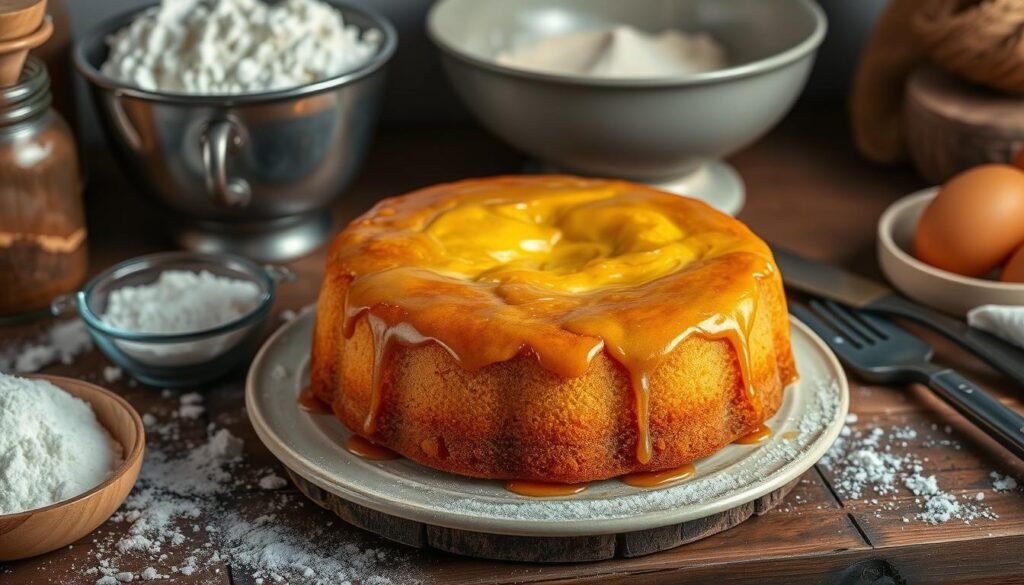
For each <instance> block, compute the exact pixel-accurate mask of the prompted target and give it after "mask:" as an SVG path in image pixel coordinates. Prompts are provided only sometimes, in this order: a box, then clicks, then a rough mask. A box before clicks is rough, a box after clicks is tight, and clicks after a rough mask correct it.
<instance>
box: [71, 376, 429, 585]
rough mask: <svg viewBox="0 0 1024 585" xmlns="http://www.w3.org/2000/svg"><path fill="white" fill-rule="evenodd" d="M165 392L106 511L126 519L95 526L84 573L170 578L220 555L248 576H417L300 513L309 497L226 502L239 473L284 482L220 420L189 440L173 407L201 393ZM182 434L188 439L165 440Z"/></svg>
mask: <svg viewBox="0 0 1024 585" xmlns="http://www.w3.org/2000/svg"><path fill="white" fill-rule="evenodd" d="M162 397H163V399H164V400H165V401H166V402H167V403H168V406H169V407H170V408H169V410H170V412H171V416H170V417H167V418H162V417H158V416H156V415H155V414H153V413H146V414H145V415H144V416H143V418H144V422H145V424H146V430H147V435H148V436H149V437H150V444H149V445H148V446H147V452H146V458H145V461H144V464H143V467H142V471H141V473H140V475H139V483H138V484H137V485H136V487H135V489H134V490H133V491H132V493H131V495H130V496H129V497H128V499H127V501H126V502H125V504H124V505H123V506H122V507H121V508H120V510H118V512H117V513H115V515H114V516H113V517H112V518H111V522H114V523H124V524H126V525H127V526H126V529H124V530H120V531H108V532H107V534H106V536H102V535H100V532H97V533H96V534H97V540H96V542H95V543H94V545H93V546H94V548H95V549H96V550H97V551H98V554H97V555H96V565H95V566H94V567H91V568H89V569H88V570H87V571H86V573H87V574H88V575H89V576H90V577H91V578H92V579H94V580H95V582H96V583H97V584H100V583H122V582H127V581H130V580H135V581H158V580H169V581H170V582H174V580H175V578H176V576H178V575H185V576H192V575H198V574H201V572H204V571H205V572H210V573H214V572H216V571H217V570H218V568H219V567H220V566H221V565H223V564H225V563H227V564H230V566H231V568H232V574H233V575H234V576H235V577H238V576H240V575H246V576H249V577H251V582H255V583H294V584H303V583H310V584H328V583H346V582H351V583H360V584H365V585H388V584H392V583H394V584H402V585H404V584H406V583H415V582H418V579H417V576H416V574H415V572H414V569H412V568H410V567H408V566H406V563H404V558H403V557H402V556H401V553H399V552H396V551H394V550H393V549H391V548H380V547H379V545H377V546H366V544H365V542H363V540H364V537H362V536H361V535H358V534H353V532H352V531H351V530H349V529H347V528H344V527H338V526H335V525H334V524H335V523H334V521H333V520H328V521H326V522H319V523H317V522H311V520H310V516H309V515H308V514H306V515H300V514H298V513H297V512H298V511H301V510H302V509H303V508H304V507H306V506H308V505H309V504H307V503H306V502H305V500H304V499H303V498H301V497H299V496H297V495H295V494H294V492H289V491H284V490H282V491H277V492H273V493H268V494H266V495H263V496H261V498H262V499H261V500H260V502H261V505H260V506H258V507H254V508H255V509H254V510H251V511H246V508H245V507H242V508H239V507H238V506H237V505H233V504H231V503H227V502H226V501H225V499H224V498H223V496H224V495H226V494H228V493H231V492H238V491H240V490H245V489H249V488H250V487H251V486H250V485H249V483H250V482H251V481H252V480H250V479H246V478H247V477H253V474H256V475H257V476H258V477H261V479H259V480H258V487H259V488H262V489H264V490H279V489H280V488H283V487H286V486H287V482H286V481H285V480H284V479H283V478H281V477H280V476H278V475H277V474H275V473H272V472H269V471H268V470H264V471H262V472H260V471H259V470H257V469H253V468H252V467H251V466H250V465H249V464H248V462H247V461H246V460H245V449H244V447H245V444H244V442H243V441H242V439H240V438H238V437H236V436H235V435H234V434H232V433H231V432H230V431H229V430H228V429H226V428H216V427H215V426H214V425H212V424H210V425H208V426H206V427H205V431H206V432H205V436H204V437H203V438H202V440H200V441H198V442H195V441H191V442H189V441H190V440H189V439H187V438H185V437H188V436H190V434H189V432H187V431H188V427H191V428H192V429H193V430H194V429H195V427H194V426H193V425H201V424H202V422H201V421H198V420H196V419H194V418H190V417H186V416H181V414H180V412H181V411H180V409H181V408H182V407H183V406H192V405H197V404H201V403H202V397H201V396H200V395H198V394H194V393H190V394H183V395H181V396H176V395H175V394H174V393H172V392H165V393H163V394H162ZM182 441H184V442H187V443H188V444H189V445H190V448H189V449H186V450H185V451H184V452H181V451H180V450H178V449H170V445H172V444H175V443H180V442H182ZM265 502H266V503H265ZM264 503H265V504H264ZM101 532H102V530H101ZM172 559H176V560H172ZM140 560H142V561H143V562H144V563H146V564H148V566H146V568H145V569H144V570H141V571H138V572H134V573H133V572H130V571H128V572H126V571H125V570H124V569H123V568H122V564H127V563H130V564H133V565H135V566H138V562H139V561H140ZM143 566H145V565H143Z"/></svg>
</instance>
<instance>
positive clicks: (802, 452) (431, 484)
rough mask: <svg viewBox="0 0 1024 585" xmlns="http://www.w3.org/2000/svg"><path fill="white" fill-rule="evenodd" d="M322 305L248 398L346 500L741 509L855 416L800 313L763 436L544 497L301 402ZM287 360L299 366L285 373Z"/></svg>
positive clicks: (624, 518)
mask: <svg viewBox="0 0 1024 585" xmlns="http://www.w3.org/2000/svg"><path fill="white" fill-rule="evenodd" d="M313 322H314V313H313V312H312V311H309V312H307V313H305V314H303V315H301V316H299V317H297V318H296V319H295V320H293V321H291V322H290V323H288V324H286V325H284V326H283V327H281V329H280V330H279V331H277V332H276V333H275V334H274V335H273V336H272V337H271V338H270V339H269V340H268V341H267V343H266V344H265V345H264V346H263V349H261V350H260V352H259V354H258V355H257V356H256V359H255V360H254V361H253V364H252V367H251V369H250V370H249V377H248V380H247V383H246V393H245V403H246V407H247V408H248V412H249V418H250V419H251V420H252V424H253V426H254V427H255V429H256V433H257V434H258V435H259V437H260V439H262V440H263V442H264V443H265V444H266V446H267V448H268V449H270V451H271V452H273V453H274V455H275V456H276V457H277V458H278V459H280V460H281V462H282V463H284V464H285V465H287V466H288V467H289V468H290V469H292V470H293V471H295V472H296V473H298V474H299V475H301V476H303V477H304V478H306V479H307V480H309V481H310V482H312V483H314V484H316V485H318V486H320V487H321V488H323V489H324V490H326V491H328V492H330V493H333V494H335V495H338V496H340V497H342V498H344V499H346V500H349V501H351V502H354V503H356V504H359V505H361V506H365V507H368V508H372V509H374V510H378V511H380V512H384V513H386V514H391V515H393V516H399V517H402V518H406V519H409V520H414V521H417V522H423V523H426V524H432V525H435V526H445V527H449V528H456V529H461V530H474V531H478V532H488V533H494V534H514V535H523V536H579V535H594V534H612V533H622V532H630V531H634V530H646V529H650V528H657V527H660V526H666V525H669V524H678V523H682V522H686V521H690V520H695V519H698V518H703V517H706V516H710V515H712V514H716V513H718V512H722V511H724V510H729V509H731V508H734V507H736V506H738V505H740V504H744V503H746V502H749V501H752V500H755V499H757V498H759V497H761V496H763V495H765V494H768V493H769V492H772V491H774V490H776V489H779V488H781V487H783V486H785V485H786V484H787V483H789V482H790V481H793V480H794V479H796V478H797V477H799V476H800V475H801V474H802V473H803V472H805V471H807V470H808V469H809V468H810V467H811V466H812V465H814V463H815V462H816V461H817V460H818V459H819V458H820V457H821V456H822V455H823V454H824V453H825V451H826V450H827V449H828V448H829V446H830V445H831V444H832V442H833V441H834V440H835V438H836V437H837V436H838V435H839V431H840V429H841V428H842V426H843V420H844V418H845V417H846V411H847V407H848V402H849V391H848V389H847V385H846V378H845V376H844V375H843V370H842V368H841V367H840V366H839V363H838V362H837V361H836V359H835V356H833V355H832V352H831V351H829V349H828V347H827V346H826V345H825V344H824V342H822V341H821V340H820V339H818V337H817V336H815V335H814V334H813V333H812V332H811V331H810V330H808V329H807V328H806V327H805V326H804V325H803V324H802V323H799V322H798V321H795V320H793V321H792V341H793V351H794V353H795V355H796V362H797V368H798V369H799V371H800V374H801V378H800V381H799V382H797V383H795V384H793V385H791V386H790V387H789V388H787V390H786V394H785V398H784V400H783V403H782V407H781V408H780V409H779V412H778V413H777V414H776V415H775V416H774V417H772V418H771V419H770V420H769V421H767V424H768V426H770V427H771V428H772V429H773V430H774V433H773V434H772V436H771V438H770V439H768V440H767V441H765V442H764V443H761V444H759V445H730V446H728V447H726V448H725V449H723V450H721V451H720V452H718V453H716V454H714V455H712V456H711V457H708V458H706V459H702V460H700V461H698V462H697V463H696V467H697V474H696V475H695V476H694V477H693V478H692V479H690V480H688V481H685V482H683V483H679V484H675V485H672V486H668V487H663V488H656V489H642V488H635V487H631V486H628V485H625V484H623V483H621V482H619V481H617V480H608V481H599V482H593V483H591V484H590V487H589V488H588V489H587V490H586V491H584V492H582V493H580V494H577V495H574V496H568V497H564V498H550V499H538V498H528V497H523V496H518V495H515V494H512V493H510V492H508V491H506V490H505V489H504V488H503V487H502V482H499V481H488V480H480V479H472V478H467V477H462V476H458V475H453V474H449V473H444V472H440V471H435V470H433V469H429V468H427V467H424V466H422V465H419V464H416V463H413V462H412V461H409V460H407V459H396V460H392V461H369V460H366V459H362V458H360V457H357V456H355V455H352V454H351V453H349V452H348V451H346V450H345V448H344V447H343V444H344V442H345V439H346V438H347V437H348V436H349V434H350V433H349V431H348V429H346V428H345V427H344V426H343V425H342V424H341V423H339V422H338V421H337V419H335V418H334V417H333V416H332V415H329V414H310V413H308V412H306V411H304V410H301V409H300V408H299V407H298V405H297V399H298V394H299V392H300V391H301V389H302V388H303V387H304V386H305V385H306V384H307V381H308V363H309V351H310V343H311V339H312V332H313ZM277 366H281V367H283V368H284V371H285V372H286V373H287V375H284V376H282V370H281V368H279V367H277Z"/></svg>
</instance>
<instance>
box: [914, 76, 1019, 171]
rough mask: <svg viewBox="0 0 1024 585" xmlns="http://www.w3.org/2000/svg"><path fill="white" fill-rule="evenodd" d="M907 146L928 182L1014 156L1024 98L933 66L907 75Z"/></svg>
mask: <svg viewBox="0 0 1024 585" xmlns="http://www.w3.org/2000/svg"><path fill="white" fill-rule="evenodd" d="M906 96H907V97H906V104H905V111H906V134H907V147H908V148H909V150H910V155H911V157H912V158H913V159H914V165H915V166H916V167H917V170H918V172H920V173H921V176H923V177H924V178H925V179H927V180H928V181H929V182H931V183H936V184H938V183H943V182H945V181H946V179H949V178H950V177H952V176H953V175H955V174H957V173H959V172H961V171H964V170H966V169H968V168H971V167H973V166H977V165H980V164H985V163H992V162H998V163H1006V162H1009V161H1011V160H1013V157H1014V155H1015V154H1016V153H1017V151H1018V150H1019V149H1020V148H1021V147H1022V146H1024V98H1021V97H1020V96H1012V95H1009V94H1005V93H1001V92H999V91H996V90H994V89H990V88H987V87H982V86H980V85H975V84H973V83H970V82H968V81H964V80H962V79H960V78H958V77H955V76H954V75H952V74H951V73H947V72H945V71H943V70H941V69H939V68H937V67H934V66H931V65H929V66H925V67H922V68H920V69H917V70H915V71H914V72H913V74H911V76H910V79H909V80H908V81H907V93H906Z"/></svg>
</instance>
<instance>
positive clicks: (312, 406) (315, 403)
mask: <svg viewBox="0 0 1024 585" xmlns="http://www.w3.org/2000/svg"><path fill="white" fill-rule="evenodd" d="M299 408H301V409H302V410H305V411H306V412H308V413H310V414H328V413H330V412H331V405H330V404H327V403H326V402H324V401H323V400H320V399H319V398H317V397H316V394H314V393H313V389H312V388H303V389H302V392H299Z"/></svg>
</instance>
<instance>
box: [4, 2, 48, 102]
mask: <svg viewBox="0 0 1024 585" xmlns="http://www.w3.org/2000/svg"><path fill="white" fill-rule="evenodd" d="M51 34H53V22H51V20H50V19H49V18H47V17H46V0H0V87H8V86H11V85H14V84H15V83H17V82H18V77H19V76H20V75H21V68H22V66H23V65H24V64H25V57H27V56H28V52H29V51H30V50H32V49H34V48H36V47H38V46H39V45H41V44H43V43H45V42H46V40H47V39H49V38H50V35H51Z"/></svg>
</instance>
